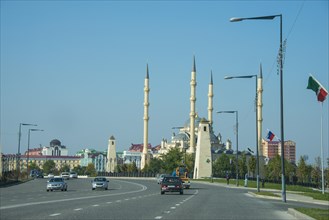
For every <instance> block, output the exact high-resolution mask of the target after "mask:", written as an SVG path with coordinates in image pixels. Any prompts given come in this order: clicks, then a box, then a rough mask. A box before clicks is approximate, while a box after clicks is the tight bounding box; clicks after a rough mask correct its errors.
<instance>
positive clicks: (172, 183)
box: [160, 176, 184, 195]
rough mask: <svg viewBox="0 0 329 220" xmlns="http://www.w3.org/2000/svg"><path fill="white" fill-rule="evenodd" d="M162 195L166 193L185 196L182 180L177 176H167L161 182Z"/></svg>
mask: <svg viewBox="0 0 329 220" xmlns="http://www.w3.org/2000/svg"><path fill="white" fill-rule="evenodd" d="M160 190H161V195H163V194H165V192H179V194H181V195H182V194H184V187H183V182H182V180H181V178H179V177H177V176H165V177H164V178H163V180H162V182H161V186H160Z"/></svg>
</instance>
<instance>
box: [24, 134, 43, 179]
mask: <svg viewBox="0 0 329 220" xmlns="http://www.w3.org/2000/svg"><path fill="white" fill-rule="evenodd" d="M31 131H43V130H41V129H29V135H28V139H27V159H26V173H27V175H26V179H28V178H29V159H30V157H29V156H30V133H31Z"/></svg>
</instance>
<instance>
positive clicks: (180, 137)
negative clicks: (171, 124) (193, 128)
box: [173, 132, 190, 141]
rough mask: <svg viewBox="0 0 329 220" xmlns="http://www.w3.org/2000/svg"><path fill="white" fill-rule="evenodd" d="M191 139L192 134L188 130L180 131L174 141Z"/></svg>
mask: <svg viewBox="0 0 329 220" xmlns="http://www.w3.org/2000/svg"><path fill="white" fill-rule="evenodd" d="M189 140H190V135H189V134H187V133H186V132H181V133H178V134H177V135H175V136H174V137H173V141H189Z"/></svg>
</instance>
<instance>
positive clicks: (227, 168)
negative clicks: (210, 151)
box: [213, 154, 233, 177]
mask: <svg viewBox="0 0 329 220" xmlns="http://www.w3.org/2000/svg"><path fill="white" fill-rule="evenodd" d="M230 161H232V160H230V157H229V156H227V155H226V154H221V155H220V157H218V158H217V160H216V161H215V162H214V163H213V172H214V176H218V177H224V176H225V175H226V172H229V173H230V174H232V169H233V168H232V164H230Z"/></svg>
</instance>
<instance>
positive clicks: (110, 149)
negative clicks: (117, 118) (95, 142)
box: [106, 136, 117, 173]
mask: <svg viewBox="0 0 329 220" xmlns="http://www.w3.org/2000/svg"><path fill="white" fill-rule="evenodd" d="M116 166H117V153H116V149H115V138H114V137H113V136H111V137H110V139H109V142H108V145H107V169H106V171H107V172H112V173H113V172H114V169H115V167H116Z"/></svg>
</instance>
